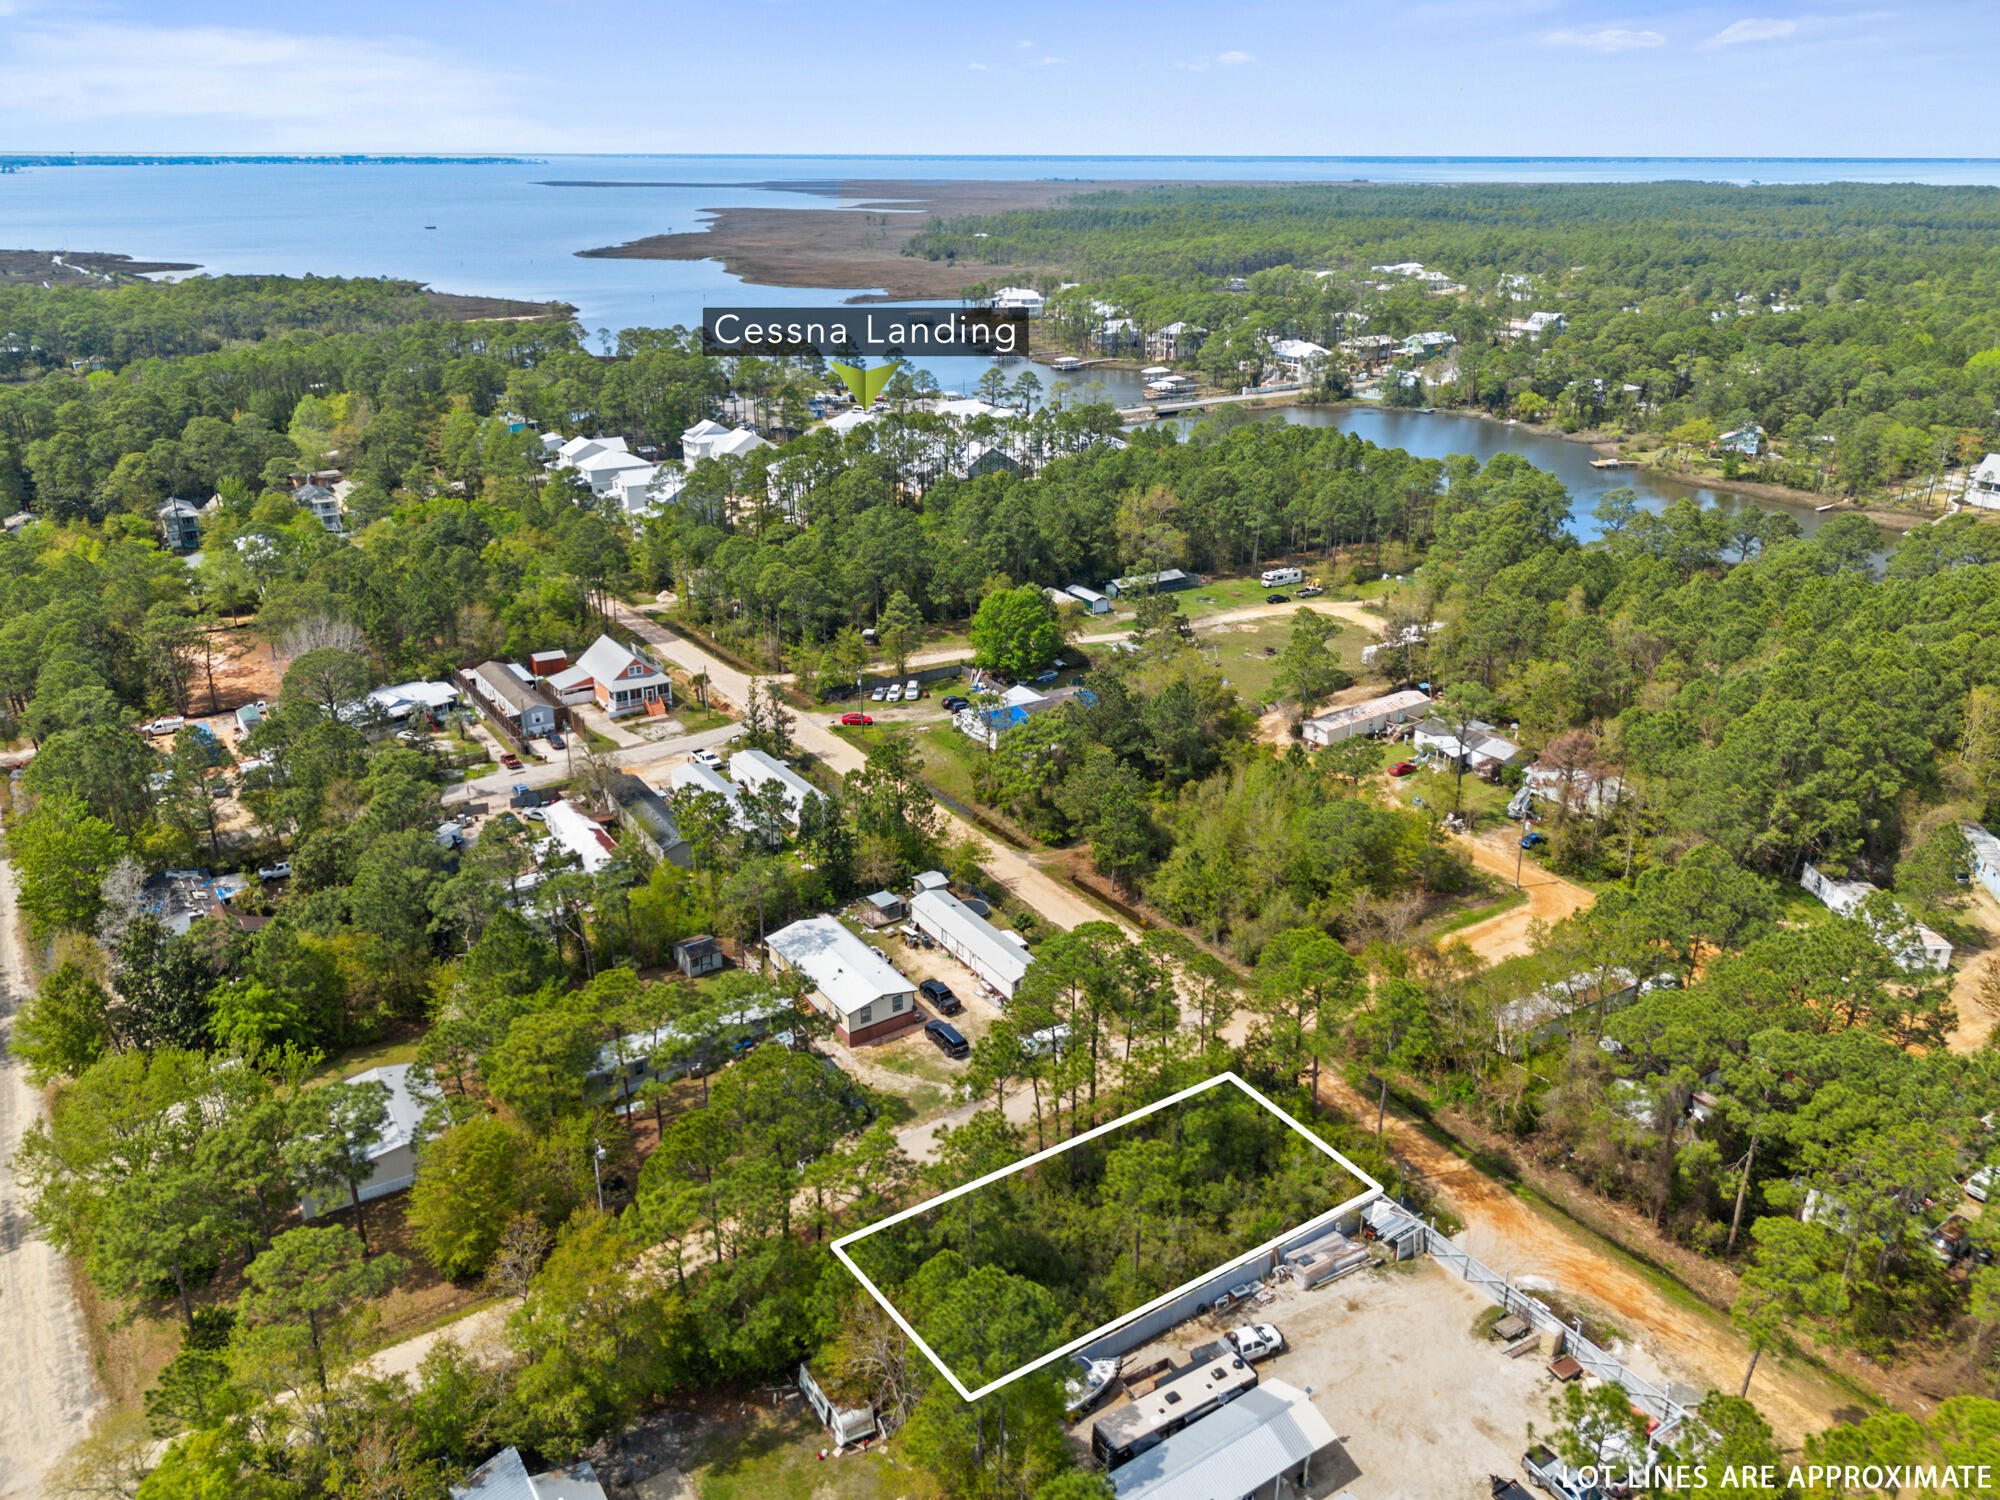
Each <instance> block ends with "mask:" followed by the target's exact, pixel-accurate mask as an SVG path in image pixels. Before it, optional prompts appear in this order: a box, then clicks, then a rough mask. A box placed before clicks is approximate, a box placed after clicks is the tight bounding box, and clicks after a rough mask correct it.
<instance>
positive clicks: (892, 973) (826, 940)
mask: <svg viewBox="0 0 2000 1500" xmlns="http://www.w3.org/2000/svg"><path fill="white" fill-rule="evenodd" d="M764 946H765V947H767V948H769V949H770V950H771V955H772V957H773V959H774V960H775V961H776V962H777V964H778V966H779V967H780V968H783V969H789V970H792V971H795V972H796V973H799V974H801V975H803V976H804V977H805V978H806V979H808V980H810V981H811V982H812V985H813V994H812V997H811V998H812V1001H813V1003H814V1004H815V1005H817V1006H819V1008H820V1009H821V1010H823V1011H825V1012H826V1013H827V1015H829V1016H831V1017H832V1018H833V1024H834V1034H835V1035H836V1036H837V1037H839V1039H840V1042H841V1045H842V1046H846V1047H858V1046H860V1045H862V1044H863V1043H865V1042H879V1041H882V1040H883V1039H885V1038H887V1037H891V1036H895V1035H897V1034H898V1033H900V1032H904V1031H907V1030H909V1029H910V1028H911V1027H912V1026H916V1025H919V1024H921V1023H922V1021H923V1012H922V1011H920V1010H918V1009H917V1000H916V995H917V987H916V985H914V984H913V983H911V982H910V981H909V980H907V979H905V978H904V977H903V976H902V975H901V974H899V973H898V972H897V971H896V969H895V966H894V965H892V964H891V963H890V962H889V960H888V959H886V958H884V957H883V956H882V955H881V954H880V953H879V952H877V951H876V950H875V949H873V948H871V947H869V945H868V944H866V943H864V942H862V941H861V939H860V938H858V937H856V936H855V935H854V934H853V933H852V932H849V931H848V930H847V929H846V928H845V927H843V926H842V925H841V924H840V923H839V921H837V920H836V919H835V918H833V917H806V918H804V919H803V920H801V921H797V922H794V923H792V924H791V925H790V926H789V927H781V928H779V929H778V930H777V931H776V932H774V933H772V934H771V935H770V936H769V937H768V938H766V939H765V940H764Z"/></svg>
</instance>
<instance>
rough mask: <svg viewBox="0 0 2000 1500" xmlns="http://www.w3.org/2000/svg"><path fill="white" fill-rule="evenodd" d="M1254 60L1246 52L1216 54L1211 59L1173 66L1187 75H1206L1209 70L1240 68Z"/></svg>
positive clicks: (1201, 59) (1203, 58) (1198, 58)
mask: <svg viewBox="0 0 2000 1500" xmlns="http://www.w3.org/2000/svg"><path fill="white" fill-rule="evenodd" d="M1256 60H1257V59H1256V58H1255V57H1254V56H1253V55H1251V54H1250V53H1248V52H1218V53H1216V55H1215V56H1213V57H1197V58H1196V59H1195V60H1194V61H1193V62H1182V63H1175V64H1174V66H1175V67H1177V68H1179V69H1181V70H1182V71H1183V72H1187V73H1206V72H1207V71H1208V70H1209V69H1210V68H1240V67H1242V66H1243V64H1245V63H1253V62H1255V61H1256Z"/></svg>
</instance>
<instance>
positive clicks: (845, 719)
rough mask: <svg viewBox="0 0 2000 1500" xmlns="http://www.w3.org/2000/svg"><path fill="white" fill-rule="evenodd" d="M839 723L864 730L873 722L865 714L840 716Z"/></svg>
mask: <svg viewBox="0 0 2000 1500" xmlns="http://www.w3.org/2000/svg"><path fill="white" fill-rule="evenodd" d="M840 722H841V723H843V724H846V725H859V726H860V727H861V728H863V729H866V728H867V727H868V726H869V725H870V724H873V723H874V722H875V721H874V720H873V719H872V718H870V717H869V716H868V715H867V714H842V715H841V716H840Z"/></svg>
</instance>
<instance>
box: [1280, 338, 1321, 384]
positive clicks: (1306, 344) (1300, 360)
mask: <svg viewBox="0 0 2000 1500" xmlns="http://www.w3.org/2000/svg"><path fill="white" fill-rule="evenodd" d="M1331 352H1332V351H1331V350H1328V349H1324V348H1321V347H1320V346H1319V345H1318V344H1315V343H1313V342H1312V341H1311V340H1310V339H1273V340H1272V341H1271V358H1272V360H1273V361H1275V362H1276V363H1277V365H1278V367H1279V368H1280V369H1282V370H1283V371H1284V372H1285V373H1286V374H1287V375H1289V376H1290V377H1291V378H1292V379H1294V380H1304V379H1305V378H1306V377H1307V376H1308V375H1310V374H1312V372H1313V371H1315V370H1317V369H1318V368H1319V367H1320V366H1321V365H1323V364H1325V363H1326V360H1327V356H1328V355H1329V354H1330V353H1331Z"/></svg>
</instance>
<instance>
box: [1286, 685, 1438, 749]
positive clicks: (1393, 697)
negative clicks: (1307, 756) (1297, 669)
mask: <svg viewBox="0 0 2000 1500" xmlns="http://www.w3.org/2000/svg"><path fill="white" fill-rule="evenodd" d="M1430 705H1431V698H1430V694H1428V693H1421V692H1418V691H1417V690H1416V689H1415V688H1410V689H1408V690H1407V691H1405V692H1400V693H1389V694H1387V695H1386V696H1384V697H1381V698H1370V699H1369V700H1368V701H1367V702H1366V703H1350V704H1348V705H1347V707H1345V708H1336V709H1334V710H1333V711H1332V712H1331V713H1324V714H1321V715H1319V716H1318V717H1317V718H1312V719H1307V720H1306V721H1305V723H1303V724H1301V725H1300V726H1299V735H1300V737H1301V738H1302V739H1304V740H1305V742H1306V743H1307V744H1308V745H1320V746H1326V745H1333V744H1338V743H1339V742H1340V741H1341V740H1351V739H1353V738H1354V737H1355V736H1356V735H1360V734H1377V733H1379V732H1381V731H1382V730H1384V729H1387V728H1388V727H1389V726H1390V725H1391V724H1403V723H1407V722H1408V721H1409V720H1411V719H1414V718H1416V717H1417V715H1418V714H1421V713H1422V712H1423V711H1424V710H1425V709H1427V708H1429V707H1430Z"/></svg>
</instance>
